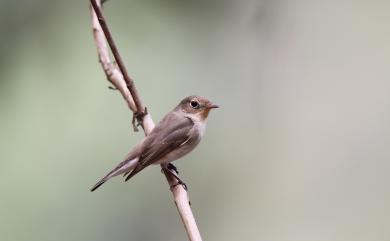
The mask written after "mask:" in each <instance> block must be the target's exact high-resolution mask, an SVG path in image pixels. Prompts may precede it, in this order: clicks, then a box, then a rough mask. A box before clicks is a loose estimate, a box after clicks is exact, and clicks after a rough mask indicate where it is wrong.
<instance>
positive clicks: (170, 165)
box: [167, 163, 179, 174]
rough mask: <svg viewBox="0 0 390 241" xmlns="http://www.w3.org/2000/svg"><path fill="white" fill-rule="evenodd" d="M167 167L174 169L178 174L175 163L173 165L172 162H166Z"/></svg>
mask: <svg viewBox="0 0 390 241" xmlns="http://www.w3.org/2000/svg"><path fill="white" fill-rule="evenodd" d="M167 168H168V169H171V170H174V171H175V172H176V173H177V174H179V170H177V167H176V166H175V165H173V164H172V163H168V165H167Z"/></svg>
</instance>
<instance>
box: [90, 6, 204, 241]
mask: <svg viewBox="0 0 390 241" xmlns="http://www.w3.org/2000/svg"><path fill="white" fill-rule="evenodd" d="M91 5H92V8H93V9H92V11H91V12H92V26H93V34H94V39H95V44H96V47H97V50H98V54H99V61H100V63H101V65H102V68H103V70H104V72H105V74H106V77H107V79H108V80H109V81H110V82H111V83H112V84H113V85H114V86H115V88H117V89H118V90H119V91H120V92H121V94H122V96H123V98H124V99H125V100H126V102H127V105H128V106H129V108H130V109H131V111H132V112H133V114H134V115H135V117H136V118H137V120H138V121H139V122H140V124H141V126H142V127H143V129H144V132H145V135H148V134H149V133H150V132H151V131H152V130H153V128H154V123H153V120H152V118H151V116H150V114H149V113H147V112H146V108H145V107H144V105H143V103H142V102H141V98H140V97H139V95H138V91H137V89H136V87H135V85H134V81H133V80H132V79H131V78H130V77H129V75H128V74H127V70H126V68H125V66H124V64H123V61H122V58H121V57H120V54H119V51H118V49H117V47H116V45H115V43H114V40H113V38H112V36H111V34H110V31H109V29H108V26H107V24H106V21H105V19H104V17H103V14H102V12H101V7H100V6H101V1H100V0H91ZM104 36H105V38H106V39H107V42H108V44H109V46H110V48H111V51H112V53H113V55H114V58H115V60H116V62H117V64H118V66H116V65H115V64H113V63H112V62H111V60H110V57H109V51H108V48H107V45H106V41H105V39H104ZM163 170H164V169H163ZM164 174H165V177H166V179H167V181H168V184H169V186H170V187H172V188H171V191H172V194H173V197H174V200H175V204H176V207H177V210H178V212H179V214H180V217H181V219H182V222H183V224H184V227H185V230H186V232H187V235H188V238H189V240H190V241H201V240H202V238H201V236H200V232H199V229H198V227H197V225H196V222H195V218H194V215H193V213H192V209H191V206H190V201H189V198H188V193H187V191H186V190H185V189H184V188H183V186H182V185H177V183H178V182H177V180H176V178H174V177H173V176H172V174H170V173H169V172H167V171H166V170H164Z"/></svg>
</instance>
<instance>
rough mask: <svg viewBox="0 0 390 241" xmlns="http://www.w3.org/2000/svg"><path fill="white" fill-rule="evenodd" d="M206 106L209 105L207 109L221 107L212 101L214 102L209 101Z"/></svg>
mask: <svg viewBox="0 0 390 241" xmlns="http://www.w3.org/2000/svg"><path fill="white" fill-rule="evenodd" d="M206 107H207V109H215V108H219V106H218V105H216V104H214V103H212V102H210V103H208V104H207V106H206Z"/></svg>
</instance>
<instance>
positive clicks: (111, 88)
mask: <svg viewBox="0 0 390 241" xmlns="http://www.w3.org/2000/svg"><path fill="white" fill-rule="evenodd" d="M108 88H109V89H110V90H118V88H116V87H112V86H108Z"/></svg>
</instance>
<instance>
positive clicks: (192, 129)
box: [91, 95, 218, 191]
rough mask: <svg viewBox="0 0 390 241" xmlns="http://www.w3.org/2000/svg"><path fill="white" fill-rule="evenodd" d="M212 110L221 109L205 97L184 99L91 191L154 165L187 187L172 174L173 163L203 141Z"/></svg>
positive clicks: (127, 178)
mask: <svg viewBox="0 0 390 241" xmlns="http://www.w3.org/2000/svg"><path fill="white" fill-rule="evenodd" d="M213 108H218V105H215V104H214V103H212V102H211V101H210V100H208V99H206V98H204V97H201V96H195V95H193V96H188V97H186V98H184V99H183V100H182V101H181V102H180V103H179V105H177V106H176V108H175V109H173V110H172V111H171V112H169V113H168V114H167V115H166V116H165V117H164V118H163V119H162V120H161V121H160V122H159V123H158V124H157V125H156V126H155V127H154V129H153V130H152V132H151V133H150V134H149V135H148V136H146V137H145V138H144V139H143V140H142V141H141V142H140V143H139V144H138V145H136V146H135V147H134V148H133V149H132V150H131V151H130V153H129V154H128V155H127V156H126V158H125V160H124V161H122V162H121V163H119V165H118V166H117V167H115V168H114V169H113V170H112V171H111V172H109V173H108V174H107V175H106V176H105V177H103V179H102V180H100V181H99V182H98V183H96V184H95V186H93V187H92V189H91V191H94V190H96V189H97V188H98V187H100V186H101V185H102V184H103V183H105V182H106V181H107V180H109V179H110V178H112V177H114V176H117V175H121V174H124V176H127V177H126V179H125V180H126V181H127V180H129V179H130V178H131V177H133V176H134V175H135V174H137V173H138V172H140V171H141V170H143V169H144V168H145V167H147V166H149V165H151V164H162V165H163V168H164V169H167V170H169V171H170V172H171V173H172V174H173V175H174V176H175V177H176V179H177V180H178V181H179V183H181V184H184V183H183V182H182V181H181V180H180V178H179V177H178V176H177V175H176V173H175V172H173V171H172V170H174V171H176V172H177V170H176V168H175V167H174V166H173V165H172V164H171V162H172V161H174V160H177V159H179V158H180V157H182V156H184V155H186V154H188V153H189V152H190V151H192V150H193V149H194V148H195V147H196V145H197V144H198V143H199V142H200V140H201V138H202V136H203V134H204V131H205V129H206V120H207V116H208V115H209V112H210V110H211V109H213ZM184 186H185V184H184Z"/></svg>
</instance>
